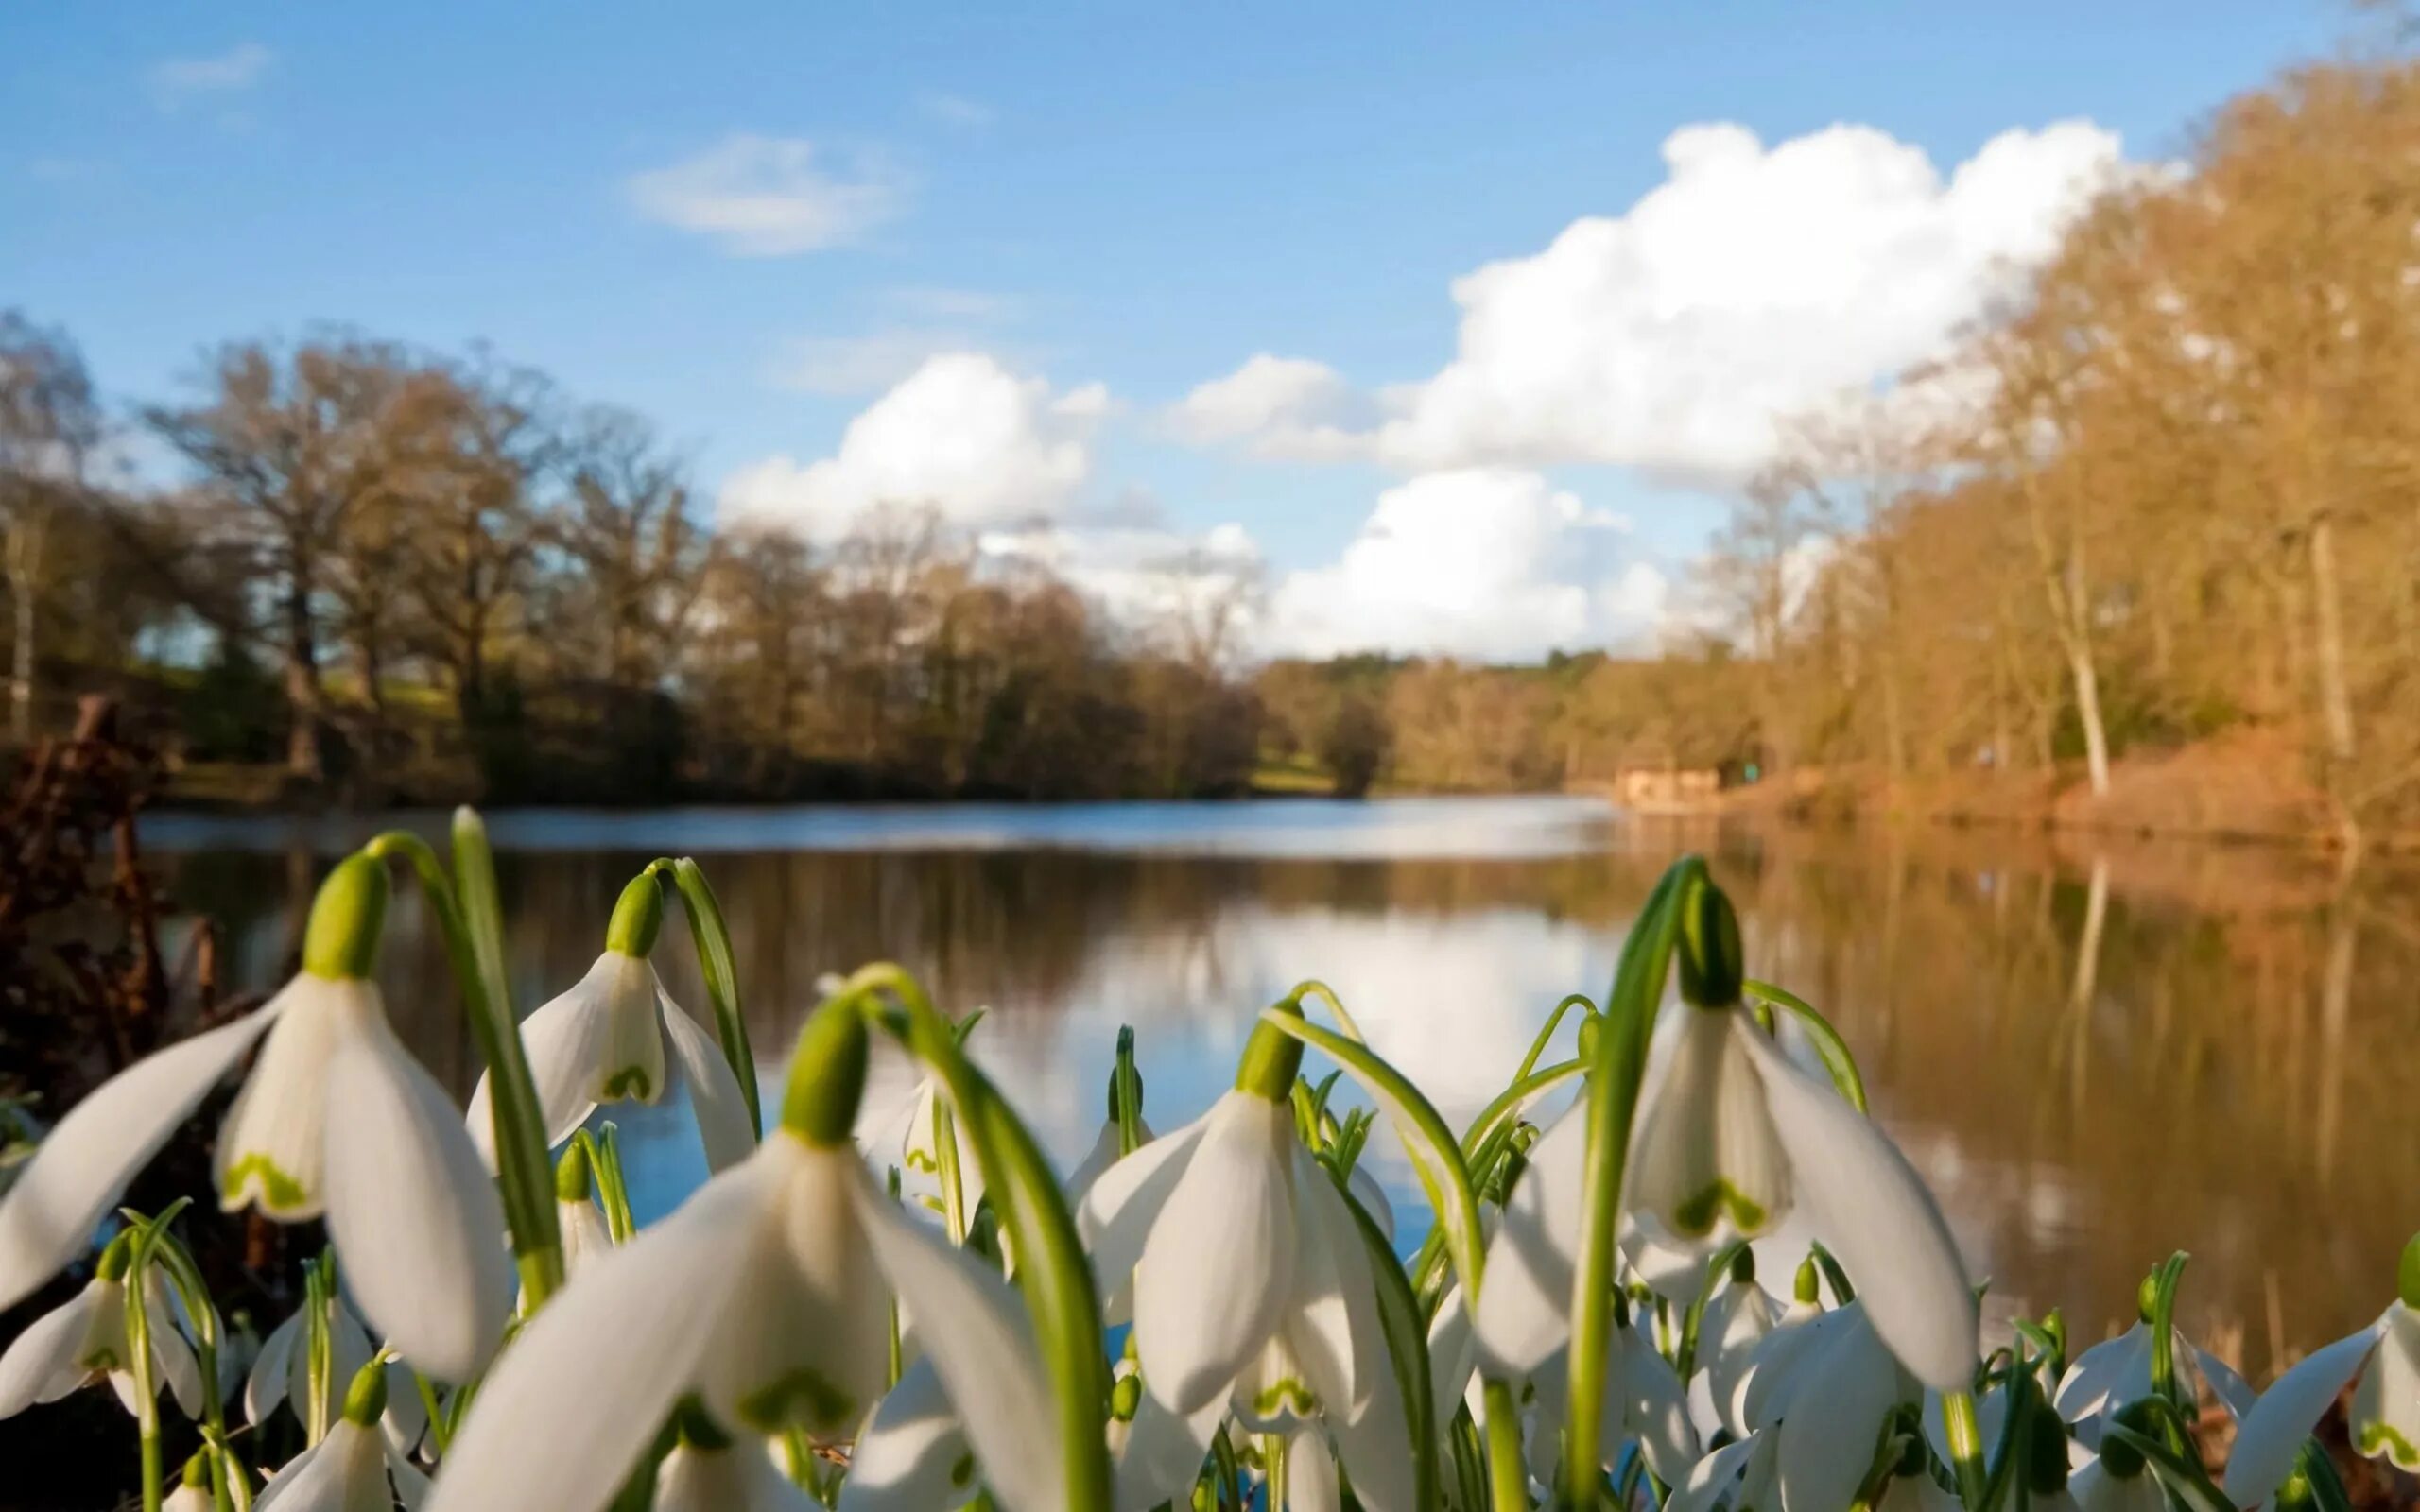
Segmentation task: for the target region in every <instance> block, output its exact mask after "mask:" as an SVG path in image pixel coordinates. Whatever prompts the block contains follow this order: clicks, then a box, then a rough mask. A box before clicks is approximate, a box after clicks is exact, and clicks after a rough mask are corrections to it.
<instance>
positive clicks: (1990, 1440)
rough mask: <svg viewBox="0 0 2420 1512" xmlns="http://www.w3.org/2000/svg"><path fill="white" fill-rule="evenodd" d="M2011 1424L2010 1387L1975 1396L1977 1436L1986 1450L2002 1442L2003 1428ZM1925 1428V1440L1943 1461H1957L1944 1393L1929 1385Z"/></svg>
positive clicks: (1947, 1463)
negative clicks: (1952, 1444)
mask: <svg viewBox="0 0 2420 1512" xmlns="http://www.w3.org/2000/svg"><path fill="white" fill-rule="evenodd" d="M2007 1425H2008V1391H2007V1388H2005V1387H2003V1386H1994V1387H1992V1388H1991V1389H1990V1390H1989V1391H1986V1392H1985V1393H1983V1394H1982V1395H1981V1396H1979V1397H1978V1398H1976V1399H1975V1426H1976V1429H1977V1436H1979V1438H1980V1439H1981V1440H1982V1443H1983V1447H1984V1450H1985V1452H1986V1453H1989V1452H1991V1451H1992V1450H1993V1448H1994V1447H1995V1446H1997V1444H1998V1443H1999V1441H2000V1431H2001V1430H2002V1429H2003V1428H2005V1427H2007ZM1924 1427H1925V1442H1926V1443H1927V1445H1929V1446H1931V1448H1932V1452H1933V1453H1934V1454H1935V1455H1937V1456H1939V1458H1940V1460H1941V1462H1942V1463H1943V1464H1944V1465H1953V1464H1955V1463H1957V1456H1956V1455H1954V1454H1953V1453H1951V1452H1950V1446H1949V1414H1948V1411H1947V1409H1946V1408H1945V1406H1944V1405H1943V1403H1942V1400H1941V1393H1940V1392H1938V1391H1934V1390H1932V1389H1931V1388H1929V1387H1927V1388H1926V1391H1925V1423H1924Z"/></svg>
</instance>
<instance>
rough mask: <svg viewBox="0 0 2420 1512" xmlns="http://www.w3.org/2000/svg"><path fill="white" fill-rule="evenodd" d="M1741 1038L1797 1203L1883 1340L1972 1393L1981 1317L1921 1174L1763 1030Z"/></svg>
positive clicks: (1920, 1374)
mask: <svg viewBox="0 0 2420 1512" xmlns="http://www.w3.org/2000/svg"><path fill="white" fill-rule="evenodd" d="M1741 1022H1743V1023H1744V1022H1746V1021H1744V1020H1743V1021H1741ZM1736 1039H1737V1042H1738V1043H1741V1044H1744V1045H1746V1046H1747V1047H1748V1051H1749V1056H1750V1058H1751V1059H1752V1060H1753V1061H1754V1062H1755V1067H1756V1072H1757V1074H1759V1075H1760V1076H1762V1077H1763V1078H1764V1083H1765V1102H1766V1106H1767V1107H1768V1108H1770V1109H1771V1110H1772V1119H1773V1127H1774V1128H1775V1129H1776V1130H1777V1131H1778V1132H1779V1133H1780V1135H1781V1139H1782V1143H1784V1144H1785V1145H1787V1146H1788V1147H1789V1151H1790V1170H1791V1176H1792V1179H1794V1180H1795V1181H1796V1182H1797V1185H1798V1194H1799V1197H1800V1198H1801V1200H1803V1201H1804V1202H1805V1203H1806V1207H1807V1209H1808V1210H1809V1211H1810V1213H1811V1214H1812V1216H1813V1218H1814V1220H1815V1226H1816V1229H1818V1231H1819V1232H1820V1233H1821V1234H1822V1235H1823V1237H1824V1241H1825V1242H1826V1243H1827V1244H1829V1245H1830V1246H1831V1247H1832V1251H1833V1253H1834V1254H1836V1255H1838V1256H1839V1257H1840V1260H1841V1264H1842V1265H1844V1266H1845V1267H1847V1270H1848V1273H1849V1275H1850V1277H1851V1278H1852V1279H1854V1280H1856V1281H1857V1284H1858V1293H1859V1295H1860V1297H1863V1298H1865V1300H1866V1316H1867V1318H1868V1320H1869V1321H1871V1322H1872V1323H1873V1325H1874V1332H1876V1333H1877V1334H1879V1335H1880V1336H1881V1339H1882V1342H1883V1343H1884V1344H1886V1345H1888V1346H1890V1348H1891V1352H1892V1353H1893V1354H1895V1355H1897V1356H1898V1357H1899V1362H1900V1363H1901V1364H1902V1365H1905V1366H1907V1367H1908V1369H1909V1370H1910V1372H1911V1373H1912V1374H1913V1375H1914V1376H1915V1377H1916V1379H1917V1380H1919V1381H1921V1382H1923V1383H1925V1384H1926V1385H1928V1386H1930V1387H1932V1388H1933V1389H1934V1390H1936V1391H1963V1390H1966V1389H1968V1388H1969V1387H1971V1386H1972V1385H1973V1383H1974V1379H1975V1367H1976V1365H1977V1363H1978V1356H1977V1341H1978V1339H1979V1334H1980V1330H1981V1315H1980V1313H1979V1309H1978V1307H1977V1304H1976V1301H1975V1294H1974V1291H1973V1289H1972V1288H1971V1287H1970V1286H1969V1285H1968V1284H1967V1280H1966V1265H1965V1263H1964V1262H1963V1261H1962V1260H1960V1259H1959V1257H1958V1246H1957V1243H1956V1241H1954V1240H1953V1239H1951V1237H1950V1234H1949V1225H1948V1224H1947V1223H1946V1222H1945V1221H1944V1219H1943V1218H1942V1215H1941V1209H1940V1208H1939V1206H1937V1205H1936V1204H1935V1203H1934V1202H1933V1200H1932V1194H1931V1193H1929V1192H1927V1190H1925V1184H1924V1180H1923V1178H1922V1177H1918V1176H1917V1175H1916V1171H1915V1167H1913V1166H1911V1165H1910V1164H1909V1163H1908V1158H1907V1157H1906V1156H1905V1155H1902V1154H1900V1153H1899V1147H1898V1146H1897V1145H1896V1144H1893V1143H1891V1141H1890V1139H1889V1137H1888V1136H1886V1135H1884V1134H1883V1132H1882V1130H1881V1129H1880V1128H1878V1127H1876V1125H1875V1124H1874V1122H1873V1121H1872V1120H1870V1119H1868V1118H1866V1117H1865V1116H1864V1115H1863V1114H1861V1113H1859V1112H1858V1110H1857V1109H1856V1108H1851V1107H1850V1106H1849V1105H1848V1104H1847V1103H1846V1102H1844V1101H1842V1100H1841V1096H1840V1094H1839V1093H1838V1092H1836V1091H1833V1090H1832V1088H1831V1087H1830V1086H1829V1085H1828V1084H1824V1083H1818V1082H1817V1081H1816V1080H1815V1079H1814V1078H1813V1077H1811V1076H1809V1075H1807V1074H1806V1073H1805V1072H1803V1071H1800V1070H1799V1069H1798V1068H1797V1067H1795V1066H1793V1065H1791V1064H1789V1061H1787V1060H1786V1059H1784V1058H1783V1057H1782V1054H1781V1052H1780V1051H1778V1050H1776V1049H1774V1048H1773V1047H1772V1045H1771V1044H1770V1043H1768V1042H1766V1040H1765V1037H1764V1036H1763V1035H1762V1034H1760V1033H1757V1032H1756V1031H1755V1029H1754V1028H1753V1027H1749V1028H1746V1029H1743V1030H1742V1031H1741V1032H1740V1033H1739V1034H1738V1035H1737V1037H1736Z"/></svg>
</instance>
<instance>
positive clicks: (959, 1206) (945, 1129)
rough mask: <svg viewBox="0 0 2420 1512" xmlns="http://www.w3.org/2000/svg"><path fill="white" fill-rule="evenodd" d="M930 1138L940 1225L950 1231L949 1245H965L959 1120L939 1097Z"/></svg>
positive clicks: (934, 1107)
mask: <svg viewBox="0 0 2420 1512" xmlns="http://www.w3.org/2000/svg"><path fill="white" fill-rule="evenodd" d="M932 1136H933V1169H934V1171H935V1173H936V1175H937V1177H938V1178H939V1180H940V1182H941V1189H942V1227H943V1228H945V1229H948V1231H949V1242H950V1243H951V1244H953V1245H959V1246H963V1245H965V1243H966V1178H965V1177H964V1175H963V1174H962V1173H961V1172H959V1168H958V1120H957V1119H956V1118H955V1117H953V1116H952V1115H951V1113H950V1110H949V1103H948V1102H947V1101H946V1100H945V1099H943V1098H941V1097H935V1098H934V1099H933V1123H932Z"/></svg>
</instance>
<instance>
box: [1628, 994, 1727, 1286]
mask: <svg viewBox="0 0 2420 1512" xmlns="http://www.w3.org/2000/svg"><path fill="white" fill-rule="evenodd" d="M1730 1040H1731V1025H1730V1017H1729V1015H1728V1014H1727V1013H1725V1012H1722V1011H1720V1010H1708V1009H1703V1008H1691V1009H1688V1010H1687V1011H1685V1012H1684V1013H1683V1014H1682V1015H1681V1021H1680V1023H1679V1026H1678V1033H1677V1034H1676V1035H1675V1036H1674V1038H1673V1040H1672V1053H1671V1057H1670V1058H1669V1059H1668V1060H1667V1061H1666V1062H1665V1067H1664V1077H1663V1080H1662V1081H1660V1082H1658V1083H1657V1084H1656V1086H1655V1089H1654V1091H1653V1094H1652V1096H1651V1098H1650V1099H1649V1101H1648V1104H1647V1107H1646V1108H1645V1109H1644V1110H1643V1111H1642V1112H1641V1114H1640V1115H1639V1120H1638V1132H1637V1134H1636V1136H1635V1141H1634V1148H1633V1150H1632V1154H1631V1162H1630V1180H1629V1190H1628V1200H1629V1202H1630V1204H1631V1205H1632V1206H1633V1207H1634V1208H1637V1209H1639V1210H1641V1211H1646V1212H1650V1213H1652V1214H1654V1215H1655V1218H1656V1221H1657V1222H1659V1223H1660V1224H1662V1225H1663V1227H1664V1228H1665V1229H1667V1230H1668V1231H1669V1232H1671V1233H1674V1234H1678V1235H1681V1236H1683V1237H1685V1238H1691V1239H1694V1238H1700V1237H1703V1235H1705V1234H1707V1233H1709V1232H1711V1231H1712V1230H1713V1227H1714V1218H1715V1217H1716V1216H1717V1215H1718V1213H1719V1211H1720V1209H1719V1207H1708V1206H1707V1205H1706V1204H1707V1198H1708V1196H1709V1194H1716V1195H1719V1194H1720V1187H1719V1183H1720V1180H1721V1177H1722V1170H1721V1166H1720V1147H1719V1145H1718V1143H1717V1139H1716V1118H1717V1114H1718V1109H1719V1108H1720V1103H1721V1093H1722V1070H1723V1065H1722V1063H1723V1057H1724V1056H1725V1054H1726V1052H1727V1049H1728V1047H1729V1043H1730ZM1701 1209H1703V1210H1704V1211H1703V1213H1701V1211H1700V1210H1701Z"/></svg>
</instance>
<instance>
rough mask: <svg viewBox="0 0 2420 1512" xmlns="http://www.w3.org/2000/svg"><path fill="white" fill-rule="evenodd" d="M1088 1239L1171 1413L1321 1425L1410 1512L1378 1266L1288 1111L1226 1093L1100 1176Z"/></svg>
mask: <svg viewBox="0 0 2420 1512" xmlns="http://www.w3.org/2000/svg"><path fill="white" fill-rule="evenodd" d="M1271 1033H1274V1031H1271ZM1250 1054H1251V1052H1250V1051H1247V1056H1248V1057H1249V1056H1250ZM1288 1074H1290V1066H1289V1067H1288ZM1077 1226H1078V1228H1079V1229H1080V1231H1081V1232H1082V1234H1083V1236H1084V1240H1085V1243H1086V1245H1087V1246H1088V1247H1089V1248H1090V1249H1091V1251H1092V1254H1093V1258H1094V1264H1095V1268H1096V1269H1097V1270H1098V1273H1099V1275H1100V1277H1101V1282H1102V1287H1103V1290H1104V1292H1107V1293H1112V1294H1114V1293H1115V1292H1116V1291H1117V1290H1118V1289H1119V1287H1120V1285H1121V1283H1122V1282H1123V1281H1124V1280H1125V1279H1126V1278H1127V1277H1128V1276H1130V1275H1131V1276H1132V1278H1133V1299H1134V1341H1135V1350H1136V1354H1137V1356H1138V1358H1139V1360H1140V1361H1141V1364H1142V1369H1143V1383H1144V1386H1145V1389H1146V1390H1147V1392H1148V1393H1149V1394H1150V1396H1151V1397H1152V1398H1153V1399H1154V1400H1157V1401H1158V1402H1159V1403H1160V1405H1161V1406H1163V1407H1165V1408H1167V1410H1168V1411H1169V1412H1170V1413H1172V1414H1174V1415H1175V1416H1177V1417H1180V1418H1184V1419H1192V1418H1194V1417H1196V1415H1198V1414H1201V1413H1202V1412H1203V1411H1204V1410H1205V1409H1207V1408H1209V1407H1210V1406H1212V1405H1214V1404H1215V1403H1217V1402H1219V1400H1222V1399H1224V1400H1229V1401H1230V1403H1231V1406H1232V1410H1233V1411H1234V1413H1235V1415H1236V1417H1237V1418H1238V1419H1240V1420H1241V1421H1242V1423H1243V1424H1244V1426H1245V1427H1247V1428H1248V1429H1250V1430H1252V1431H1253V1432H1257V1433H1289V1432H1291V1431H1293V1429H1295V1428H1296V1427H1297V1426H1299V1425H1301V1424H1304V1423H1308V1422H1317V1423H1319V1424H1321V1425H1322V1426H1324V1427H1325V1428H1326V1430H1327V1431H1328V1433H1329V1434H1330V1435H1332V1436H1333V1437H1334V1439H1335V1441H1336V1444H1337V1447H1338V1449H1339V1451H1340V1453H1341V1454H1342V1455H1343V1458H1344V1468H1345V1470H1346V1473H1347V1474H1349V1475H1350V1476H1351V1477H1352V1480H1353V1485H1354V1487H1355V1492H1356V1494H1357V1496H1358V1497H1359V1498H1360V1500H1361V1502H1362V1503H1363V1504H1364V1505H1365V1506H1368V1507H1370V1508H1371V1509H1372V1512H1386V1509H1391V1508H1392V1507H1395V1506H1399V1505H1402V1504H1404V1503H1405V1502H1406V1501H1407V1500H1408V1499H1409V1474H1410V1469H1409V1467H1410V1461H1411V1450H1410V1445H1409V1436H1408V1432H1407V1430H1406V1428H1405V1426H1404V1423H1405V1418H1404V1412H1403V1403H1402V1400H1401V1397H1400V1393H1399V1392H1398V1391H1397V1389H1396V1387H1395V1382H1394V1375H1393V1368H1392V1362H1391V1360H1390V1358H1389V1355H1388V1353H1387V1349H1386V1343H1385V1339H1384V1336H1383V1334H1382V1332H1380V1328H1379V1323H1378V1317H1377V1304H1376V1300H1375V1290H1374V1287H1375V1282H1374V1279H1373V1277H1372V1275H1371V1272H1370V1258H1369V1253H1368V1250H1367V1248H1366V1247H1365V1246H1364V1243H1363V1240H1362V1236H1361V1229H1360V1227H1359V1225H1358V1224H1357V1222H1356V1221H1355V1220H1354V1217H1353V1214H1352V1211H1351V1210H1350V1209H1349V1208H1348V1207H1347V1206H1346V1205H1345V1201H1344V1197H1343V1194H1341V1193H1340V1192H1339V1191H1338V1190H1337V1187H1336V1183H1335V1180H1334V1178H1332V1177H1330V1176H1329V1175H1328V1172H1327V1168H1326V1167H1324V1166H1322V1165H1321V1164H1320V1163H1319V1161H1318V1160H1316V1159H1315V1158H1313V1156H1312V1155H1311V1153H1310V1152H1309V1151H1308V1150H1306V1149H1305V1148H1304V1147H1303V1144H1302V1143H1301V1141H1300V1140H1298V1139H1297V1138H1296V1137H1295V1133H1294V1122H1293V1111H1292V1109H1291V1108H1290V1107H1289V1106H1288V1105H1287V1104H1284V1103H1281V1102H1278V1101H1275V1100H1273V1099H1271V1098H1270V1097H1267V1096H1263V1095H1261V1094H1260V1093H1259V1092H1257V1091H1245V1090H1242V1089H1236V1090H1231V1091H1227V1092H1225V1093H1223V1094H1221V1095H1220V1097H1219V1100H1218V1101H1217V1102H1216V1103H1214V1104H1212V1105H1211V1108H1210V1110H1209V1111H1208V1112H1207V1113H1205V1114H1204V1115H1203V1116H1202V1117H1201V1118H1200V1119H1198V1120H1196V1121H1195V1122H1194V1123H1191V1124H1188V1125H1185V1126H1184V1127H1183V1128H1180V1129H1176V1130H1174V1131H1172V1132H1170V1133H1168V1134H1166V1135H1163V1136H1162V1137H1161V1138H1159V1139H1157V1140H1154V1141H1153V1142H1152V1143H1150V1144H1147V1145H1145V1146H1143V1147H1142V1148H1140V1149H1138V1150H1136V1151H1135V1152H1134V1153H1133V1154H1132V1155H1130V1156H1128V1157H1127V1158H1126V1159H1124V1160H1120V1161H1118V1162H1117V1163H1116V1164H1115V1165H1114V1166H1112V1167H1110V1169H1109V1170H1108V1171H1107V1172H1105V1173H1103V1175H1102V1176H1101V1177H1100V1178H1099V1180H1098V1181H1097V1182H1095V1183H1094V1184H1093V1186H1092V1189H1091V1191H1090V1192H1089V1193H1088V1194H1086V1195H1085V1197H1084V1200H1083V1203H1082V1205H1081V1206H1080V1209H1079V1210H1078V1212H1077Z"/></svg>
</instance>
